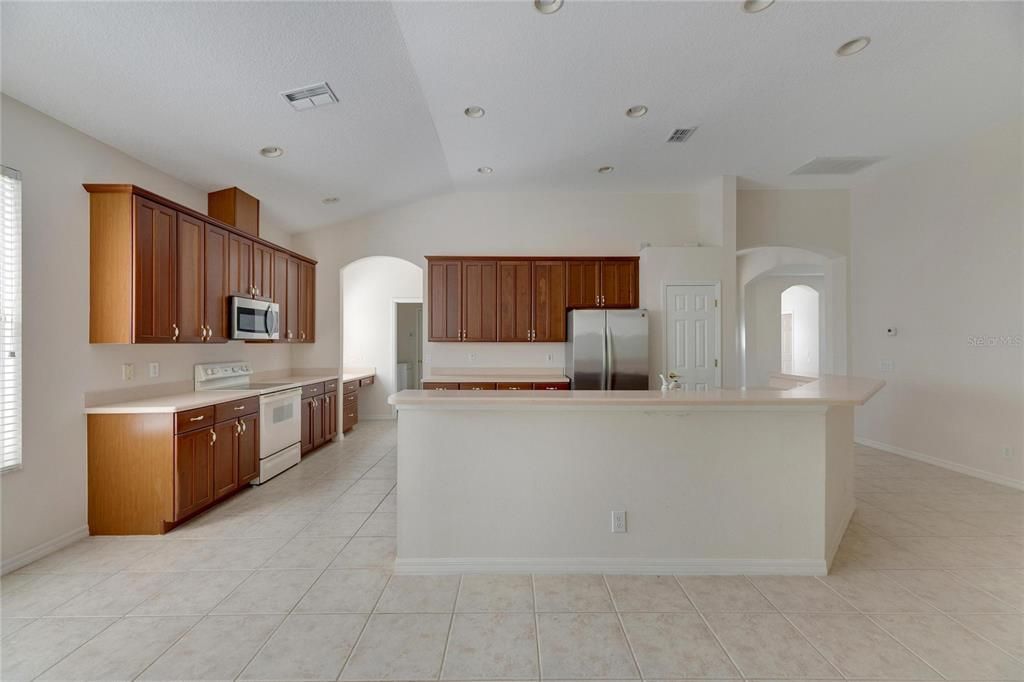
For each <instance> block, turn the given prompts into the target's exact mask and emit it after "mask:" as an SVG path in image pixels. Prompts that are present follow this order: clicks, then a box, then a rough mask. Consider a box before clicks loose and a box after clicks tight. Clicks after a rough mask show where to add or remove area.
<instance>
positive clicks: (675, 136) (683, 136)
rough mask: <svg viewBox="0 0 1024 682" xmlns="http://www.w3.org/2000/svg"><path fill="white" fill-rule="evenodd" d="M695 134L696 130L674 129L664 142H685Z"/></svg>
mask: <svg viewBox="0 0 1024 682" xmlns="http://www.w3.org/2000/svg"><path fill="white" fill-rule="evenodd" d="M695 132H697V129H696V128H676V129H675V130H673V131H672V134H671V135H669V136H668V139H667V140H666V142H686V141H687V140H689V139H690V136H691V135H693V134H694V133H695Z"/></svg>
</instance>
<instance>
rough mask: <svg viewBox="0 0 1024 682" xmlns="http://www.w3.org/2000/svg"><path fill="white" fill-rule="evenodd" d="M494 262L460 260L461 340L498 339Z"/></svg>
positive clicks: (495, 266)
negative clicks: (461, 262) (462, 261)
mask: <svg viewBox="0 0 1024 682" xmlns="http://www.w3.org/2000/svg"><path fill="white" fill-rule="evenodd" d="M497 297H498V263H497V262H496V261H466V262H464V263H463V264H462V340H463V341H497V340H498V308H497V301H498V298H497Z"/></svg>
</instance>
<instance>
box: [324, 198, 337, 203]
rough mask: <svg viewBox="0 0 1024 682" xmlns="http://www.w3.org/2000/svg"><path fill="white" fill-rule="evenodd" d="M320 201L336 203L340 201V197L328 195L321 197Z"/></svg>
mask: <svg viewBox="0 0 1024 682" xmlns="http://www.w3.org/2000/svg"><path fill="white" fill-rule="evenodd" d="M320 201H321V202H323V203H325V204H336V203H338V197H326V198H324V199H321V200H320Z"/></svg>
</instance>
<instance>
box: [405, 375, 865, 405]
mask: <svg viewBox="0 0 1024 682" xmlns="http://www.w3.org/2000/svg"><path fill="white" fill-rule="evenodd" d="M474 380H476V379H475V378H474ZM513 381H514V380H513ZM883 386H885V382H884V381H881V380H879V379H871V378H864V377H850V376H834V375H825V376H823V377H821V378H820V379H817V380H816V381H811V382H809V383H806V384H803V385H802V386H797V387H795V388H791V389H788V390H787V389H771V388H757V389H727V388H722V389H714V390H710V391H664V392H663V391H413V390H409V391H402V392H401V393H396V394H394V395H392V396H390V397H389V398H388V403H390V404H391V405H394V406H396V407H398V408H399V409H402V408H406V407H413V408H415V407H424V406H426V407H453V408H456V409H457V408H459V407H477V406H488V407H495V406H497V407H501V406H509V407H511V406H531V405H537V406H544V407H550V406H566V407H581V406H595V407H602V406H609V407H610V406H624V407H630V406H635V407H688V406H708V407H715V406H725V405H740V406H766V405H775V406H787V405H794V406H795V405H863V404H864V403H865V402H867V401H868V399H869V398H871V396H873V395H874V394H875V393H877V392H878V391H879V390H881V388H882V387H883Z"/></svg>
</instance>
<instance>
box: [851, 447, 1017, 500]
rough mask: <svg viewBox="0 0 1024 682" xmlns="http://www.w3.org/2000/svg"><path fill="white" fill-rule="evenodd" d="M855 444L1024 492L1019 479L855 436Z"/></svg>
mask: <svg viewBox="0 0 1024 682" xmlns="http://www.w3.org/2000/svg"><path fill="white" fill-rule="evenodd" d="M853 442H854V443H858V444H860V445H866V446H867V447H869V448H874V449H876V450H883V451H885V452H890V453H892V454H894V455H900V456H901V457H907V458H908V459H916V460H917V461H919V462H924V463H925V464H933V465H935V466H937V467H941V468H943V469H949V470H950V471H955V472H957V473H958V474H965V475H967V476H973V477H974V478H980V479H981V480H983V481H988V482H989V483H998V484H999V485H1005V486H1006V487H1008V488H1013V489H1014V490H1024V481H1018V480H1017V479H1015V478H1010V477H1009V476H1000V475H999V474H993V473H990V472H988V471H984V470H983V469H975V468H974V467H969V466H967V465H966V464H957V463H956V462H950V461H949V460H945V459H939V458H938V457H932V456H931V455H926V454H924V453H922V452H915V451H914V450H908V449H906V448H901V447H899V446H898V445H889V444H888V443H882V442H880V441H877V440H871V439H870V438H863V437H861V436H854V439H853Z"/></svg>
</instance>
